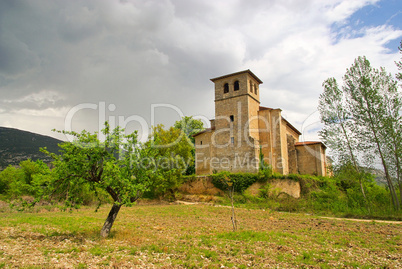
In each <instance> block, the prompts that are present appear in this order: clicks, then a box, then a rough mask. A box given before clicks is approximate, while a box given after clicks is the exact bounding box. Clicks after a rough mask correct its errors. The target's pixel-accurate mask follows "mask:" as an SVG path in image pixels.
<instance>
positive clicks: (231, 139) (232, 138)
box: [230, 137, 234, 145]
mask: <svg viewBox="0 0 402 269" xmlns="http://www.w3.org/2000/svg"><path fill="white" fill-rule="evenodd" d="M230 143H232V145H234V137H231V138H230Z"/></svg>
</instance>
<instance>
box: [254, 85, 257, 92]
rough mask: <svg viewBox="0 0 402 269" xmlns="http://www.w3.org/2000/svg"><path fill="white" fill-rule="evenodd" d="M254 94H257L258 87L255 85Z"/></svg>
mask: <svg viewBox="0 0 402 269" xmlns="http://www.w3.org/2000/svg"><path fill="white" fill-rule="evenodd" d="M254 92H255V94H257V85H254Z"/></svg>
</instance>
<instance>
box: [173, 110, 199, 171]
mask: <svg viewBox="0 0 402 269" xmlns="http://www.w3.org/2000/svg"><path fill="white" fill-rule="evenodd" d="M174 127H175V128H177V129H180V130H181V131H182V132H184V134H185V136H186V138H187V141H188V142H189V143H190V144H191V145H192V149H191V154H192V156H193V161H192V163H189V165H188V166H187V169H186V175H193V174H195V145H194V143H195V138H194V137H193V135H194V134H196V133H198V132H201V131H202V130H204V124H203V122H202V121H201V120H196V119H193V117H187V116H185V117H183V118H182V119H181V120H179V121H176V122H175V124H174Z"/></svg>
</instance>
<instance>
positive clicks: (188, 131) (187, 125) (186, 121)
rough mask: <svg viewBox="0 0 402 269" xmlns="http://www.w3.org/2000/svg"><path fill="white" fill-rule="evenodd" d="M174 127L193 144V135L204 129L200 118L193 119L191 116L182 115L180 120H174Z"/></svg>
mask: <svg viewBox="0 0 402 269" xmlns="http://www.w3.org/2000/svg"><path fill="white" fill-rule="evenodd" d="M174 127H175V128H177V129H180V130H182V131H183V132H184V134H185V135H186V137H187V138H188V140H189V141H191V143H192V144H193V145H194V137H193V135H194V134H196V133H198V132H201V131H202V130H204V123H203V122H202V121H201V120H196V119H193V117H191V116H190V117H188V116H184V117H183V118H182V119H181V120H179V121H176V122H175V124H174Z"/></svg>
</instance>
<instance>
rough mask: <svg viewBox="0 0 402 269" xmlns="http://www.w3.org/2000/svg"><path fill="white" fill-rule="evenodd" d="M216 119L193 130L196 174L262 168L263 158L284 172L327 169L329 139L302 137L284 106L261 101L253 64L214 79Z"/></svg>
mask: <svg viewBox="0 0 402 269" xmlns="http://www.w3.org/2000/svg"><path fill="white" fill-rule="evenodd" d="M211 81H212V82H213V83H214V84H215V119H214V120H211V128H208V129H206V130H203V131H201V132H199V133H197V134H195V135H194V138H195V148H196V154H195V156H196V158H195V159H196V164H195V165H196V174H198V175H201V174H212V173H213V172H219V171H230V172H251V173H256V172H258V170H259V162H260V159H261V158H263V159H264V161H265V162H266V163H267V164H269V165H270V166H271V167H272V169H273V171H274V172H279V173H281V174H284V175H285V174H290V173H297V174H311V175H320V176H321V175H323V176H325V175H326V174H327V164H326V156H325V145H324V144H323V143H321V142H319V141H311V142H299V136H300V135H301V133H300V131H298V130H297V129H296V128H295V127H294V126H293V125H292V124H290V123H289V122H288V121H287V120H286V119H285V118H283V117H282V115H281V109H278V108H276V109H273V108H268V107H263V106H261V105H260V94H259V85H260V84H262V81H261V80H260V79H259V78H258V77H257V76H256V75H254V74H253V73H252V72H251V71H250V70H245V71H241V72H237V73H233V74H229V75H225V76H221V77H217V78H213V79H211Z"/></svg>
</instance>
